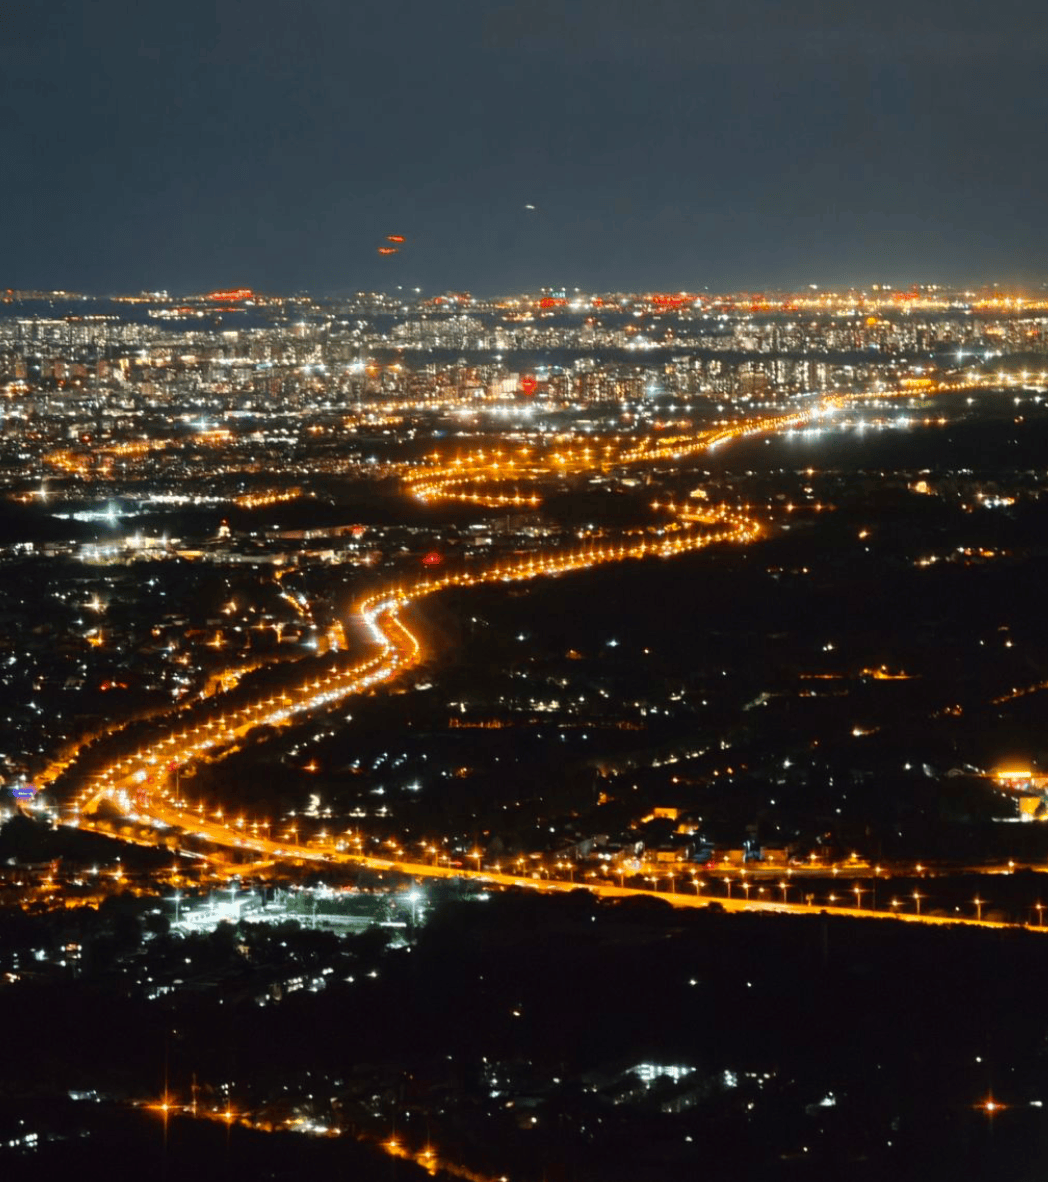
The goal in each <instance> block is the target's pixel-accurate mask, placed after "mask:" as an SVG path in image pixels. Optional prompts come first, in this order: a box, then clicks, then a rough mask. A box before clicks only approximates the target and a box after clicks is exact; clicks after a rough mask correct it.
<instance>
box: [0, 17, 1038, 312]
mask: <svg viewBox="0 0 1048 1182" xmlns="http://www.w3.org/2000/svg"><path fill="white" fill-rule="evenodd" d="M4 9H5V11H4V14H3V19H2V24H0V38H2V42H0V44H2V46H3V71H2V80H0V128H2V129H3V141H2V142H3V147H4V162H5V168H4V174H5V177H4V202H3V218H2V236H0V286H3V287H23V288H25V287H66V288H79V289H83V290H89V291H95V292H106V291H119V290H138V289H143V288H145V289H157V288H166V289H169V290H171V291H172V292H175V291H193V290H206V289H208V288H211V287H215V286H227V285H241V284H243V285H250V286H253V287H255V288H258V289H260V290H267V291H291V290H299V289H308V290H311V291H314V292H346V291H353V290H356V289H361V288H381V289H386V290H390V289H393V288H395V287H396V285H398V284H402V285H404V287H405V288H411V287H414V286H416V285H418V286H421V287H422V288H423V290H424V291H425V292H428V293H435V292H437V291H440V290H446V289H460V288H468V289H471V290H472V291H474V292H477V293H483V294H492V293H497V292H507V291H515V290H522V289H532V288H535V287H538V286H540V285H555V286H561V285H566V286H568V287H569V288H570V287H574V286H578V287H580V288H582V289H584V290H586V289H592V290H613V289H653V288H654V289H666V290H676V289H689V290H695V289H699V290H701V289H702V288H703V287H706V286H708V287H710V288H711V289H713V290H726V289H751V288H757V287H789V288H797V287H799V286H801V285H804V284H807V283H819V284H838V283H844V284H846V283H862V284H868V283H873V282H878V281H884V282H892V283H911V282H959V281H995V280H996V281H1000V282H1009V281H1013V280H1016V279H1022V278H1024V279H1027V280H1036V281H1037V282H1038V283H1040V282H1041V279H1042V277H1044V276H1045V274H1046V271H1048V268H1045V266H1044V261H1045V260H1044V221H1045V211H1046V203H1045V194H1046V191H1048V154H1046V152H1045V143H1046V140H1048V76H1046V73H1045V65H1046V61H1048V11H1046V9H1045V5H1044V3H1043V0H994V2H992V3H990V2H988V0H913V2H911V3H906V2H901V0H882V2H880V3H871V2H870V0H861V2H859V0H792V2H791V0H783V2H781V3H780V2H775V0H708V2H707V0H643V2H642V0H563V2H561V3H553V2H551V0H527V2H511V3H500V2H499V0H451V2H449V3H439V2H436V0H425V2H422V0H378V2H376V0H297V2H295V3H290V2H288V3H282V2H277V0H211V2H209V3H204V2H196V0H194V2H183V3H163V4H162V3H158V2H156V0H140V2H139V3H134V2H132V0H119V2H117V0H47V2H46V3H39V4H31V3H13V2H10V0H9V3H7V4H6V5H5V6H4ZM528 205H533V206H535V208H534V209H533V210H532V209H527V208H526V206H528ZM391 233H393V234H404V235H406V236H407V238H408V242H407V244H406V246H405V248H404V249H403V251H402V252H401V253H400V254H398V255H395V256H391V257H388V258H381V257H380V256H378V254H377V253H376V248H377V247H378V246H379V245H381V244H382V242H383V240H384V238H385V235H387V234H391Z"/></svg>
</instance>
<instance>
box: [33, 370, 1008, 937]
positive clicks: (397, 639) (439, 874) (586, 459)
mask: <svg viewBox="0 0 1048 1182" xmlns="http://www.w3.org/2000/svg"><path fill="white" fill-rule="evenodd" d="M948 388H953V387H952V386H951V387H948ZM911 394H912V391H909V390H900V391H899V392H897V394H896V396H909V395H911ZM922 394H927V391H922ZM877 397H878V398H884V397H887V396H886V395H878V396H877ZM869 398H870V396H868V395H853V396H847V395H840V394H834V395H831V396H826V397H823V398H821V399H818V400H815V401H813V402H811V403H810V404H809V405H807V406H806V407H805V408H803V409H799V410H798V411H797V412H795V413H790V414H785V415H776V416H761V417H754V418H750V419H742V420H738V421H735V422H731V423H725V424H723V425H719V426H717V427H715V428H713V429H710V430H705V431H700V432H696V433H692V434H690V435H680V436H672V437H667V436H658V437H651V438H648V439H643V440H641V441H639V442H636V443H634V444H633V445H632V446H630V447H625V448H623V447H620V446H618V445H617V444H615V445H612V444H607V445H604V446H602V447H596V446H594V445H593V444H592V443H591V442H586V441H578V442H576V443H575V444H573V445H570V446H569V445H560V446H559V448H558V450H556V451H552V452H550V453H548V454H546V455H543V456H541V457H539V456H534V455H530V454H528V455H524V456H521V457H518V458H516V459H515V458H513V457H510V456H507V455H505V454H504V453H502V452H499V451H495V452H490V451H489V452H488V453H486V454H485V453H484V452H478V453H474V454H472V455H470V456H467V457H464V458H458V459H456V460H454V461H451V462H446V461H441V460H440V459H439V458H438V459H437V460H435V461H434V462H430V463H428V464H424V465H422V466H420V467H413V468H411V469H409V470H406V472H405V477H404V483H405V488H406V491H408V492H409V493H410V494H411V495H413V496H415V497H417V498H420V499H422V500H430V501H432V500H438V499H445V500H461V501H464V502H466V503H475V504H483V505H486V506H496V507H500V508H501V507H506V506H512V505H522V504H525V503H526V504H528V505H530V506H534V505H537V504H538V503H539V497H538V495H537V494H529V495H526V496H525V495H523V494H521V493H520V491H519V486H520V484H521V483H527V482H534V481H536V480H538V479H540V478H543V477H560V476H563V475H566V474H575V475H578V474H581V473H585V472H595V471H602V470H603V471H606V470H608V468H610V467H617V466H621V465H631V464H645V463H651V462H665V461H667V460H680V459H683V458H685V457H694V456H696V455H701V454H702V453H704V452H708V451H709V450H711V449H712V448H715V447H719V446H721V445H723V444H725V443H728V442H730V441H732V440H735V439H740V438H743V437H745V436H750V435H757V434H768V433H774V432H781V431H786V430H791V429H795V428H796V427H798V426H800V425H803V424H805V423H809V422H813V421H823V420H825V419H826V418H828V417H829V416H832V415H833V414H835V413H837V412H838V411H840V410H842V409H844V408H845V407H847V406H848V405H849V404H851V403H856V402H858V403H863V402H866V401H868V400H869ZM506 482H510V483H511V484H513V486H514V488H515V491H514V492H513V493H503V492H501V491H499V486H500V485H502V484H504V483H506ZM659 507H660V508H662V509H665V510H668V511H670V512H671V514H672V520H671V521H670V523H669V524H668V525H666V526H664V527H660V528H657V529H652V530H648V531H641V530H631V531H624V532H623V533H622V534H621V535H620V536H619V537H617V538H615V539H608V538H601V539H600V540H599V541H596V542H594V543H592V544H590V545H584V546H581V547H578V548H574V549H571V550H566V551H548V552H544V553H536V554H532V555H528V556H526V557H523V558H517V559H515V560H507V559H502V560H496V561H495V562H493V563H491V564H489V565H488V566H486V567H484V568H482V569H479V570H476V571H469V572H466V571H457V572H448V573H444V574H441V575H438V576H433V575H424V576H421V577H419V578H418V579H416V580H415V581H414V582H413V583H412V584H410V585H409V586H407V587H403V586H401V587H392V588H386V589H384V590H381V591H375V592H372V593H370V594H369V595H367V596H365V597H364V598H363V599H362V600H361V601H360V602H359V603H358V604H356V605H355V608H354V613H353V614H354V618H355V620H356V622H357V624H358V626H359V628H360V629H361V630H362V632H363V634H364V636H365V637H366V638H367V639H368V640H369V641H370V642H371V643H372V645H373V646H374V650H375V651H374V652H372V653H371V655H369V656H368V657H367V658H365V659H363V660H360V661H357V662H355V663H353V664H349V665H347V666H346V667H343V668H337V669H334V670H331V671H329V672H328V673H326V674H325V675H324V676H323V677H317V678H315V679H313V680H311V681H305V682H301V683H299V684H295V685H292V686H289V687H287V688H285V689H284V690H283V691H281V692H280V693H279V694H276V695H272V696H270V697H268V698H265V699H260V700H258V701H256V702H254V703H251V704H249V705H246V706H242V707H240V708H238V709H236V710H230V711H227V712H226V713H224V714H220V715H216V716H214V717H212V718H209V719H208V720H206V721H202V722H198V723H194V724H191V725H189V726H185V725H183V726H178V725H177V719H176V720H175V723H174V724H173V729H172V730H171V731H170V732H169V733H168V734H167V735H165V736H163V737H160V738H156V739H154V740H153V741H152V742H151V743H150V744H149V745H147V746H145V747H143V748H142V749H141V750H139V751H137V752H135V753H134V754H133V755H131V756H129V757H127V758H125V759H122V760H117V761H114V762H113V763H112V764H111V765H110V766H108V767H107V768H105V769H104V770H103V771H102V772H101V773H99V774H98V775H97V776H96V777H95V778H94V782H93V783H92V784H90V785H88V786H87V787H86V788H85V789H84V790H83V791H82V792H81V793H80V794H79V795H78V797H77V799H76V802H75V809H76V813H75V819H76V821H77V823H79V824H81V825H82V826H84V827H85V828H93V827H95V825H96V819H95V813H96V811H97V809H98V807H99V806H100V804H101V802H102V801H103V800H109V801H111V802H113V803H115V804H116V805H117V806H118V807H119V808H120V810H121V811H122V812H123V813H125V814H126V815H128V816H132V817H137V818H139V819H142V820H146V821H150V822H153V823H155V824H157V825H160V826H166V827H169V828H171V829H173V830H176V831H182V832H187V833H195V834H199V835H200V836H201V837H202V838H203V839H205V840H206V841H207V842H210V843H212V844H214V845H217V846H221V847H225V848H228V849H233V850H238V851H241V852H243V853H245V854H254V855H257V857H258V858H259V859H262V860H265V861H267V862H280V861H294V862H313V863H316V864H318V865H319V864H339V865H348V864H353V865H357V866H363V867H368V868H371V869H377V870H389V871H395V872H397V873H399V874H404V875H408V876H411V877H414V878H419V879H424V878H448V877H460V878H469V879H475V880H477V881H479V882H484V883H489V884H492V885H496V886H499V887H521V888H526V889H529V890H537V891H541V892H547V893H556V892H562V891H566V890H573V889H579V888H580V887H581V888H582V889H585V890H588V891H591V892H592V893H594V894H596V895H598V896H600V897H603V898H629V897H658V898H660V899H662V900H663V901H665V902H667V903H669V904H671V905H672V906H675V907H688V908H693V907H704V906H707V905H708V904H709V903H710V902H711V901H712V900H711V899H710V898H709V897H708V896H704V895H696V894H691V893H684V892H683V891H682V892H676V893H674V892H664V891H651V890H647V889H642V888H636V887H627V886H624V885H620V886H614V885H611V884H606V883H594V882H592V881H590V882H586V883H580V884H574V883H572V882H570V881H569V882H564V881H561V880H557V879H550V878H532V877H521V876H519V875H513V874H507V873H503V872H501V871H500V870H497V869H491V868H484V867H482V866H480V865H478V866H477V867H476V868H474V869H470V868H467V867H463V868H450V867H442V866H439V865H430V864H423V863H416V862H410V861H395V860H387V859H381V858H374V857H368V856H363V855H354V854H352V853H348V852H345V851H340V850H336V849H334V848H324V847H316V846H314V845H306V844H303V843H299V842H298V835H297V832H295V831H294V830H292V831H290V832H289V834H288V839H285V840H278V839H276V838H273V837H271V836H270V835H268V834H265V835H263V834H260V832H259V829H260V825H259V823H258V822H253V823H245V822H242V821H241V822H239V823H235V822H232V821H230V820H228V819H226V818H225V817H224V816H223V815H222V814H221V813H216V814H215V815H214V816H213V817H211V818H203V817H197V816H195V815H193V814H191V813H189V812H187V810H186V809H185V807H184V806H183V805H182V804H181V803H180V802H179V801H178V800H177V799H176V792H175V790H173V787H172V783H171V780H172V776H171V773H172V771H173V770H175V769H176V768H182V767H185V766H186V765H188V764H191V763H192V762H193V761H194V760H198V759H200V758H202V757H204V756H206V755H207V754H208V753H209V752H210V751H213V750H215V749H216V748H218V747H221V746H224V745H226V744H228V743H230V742H232V741H234V740H236V739H240V738H243V737H244V736H246V735H247V734H249V733H250V732H251V731H252V730H253V729H255V728H257V727H263V726H270V727H272V726H283V725H288V724H291V723H293V722H294V721H295V720H296V718H299V717H301V716H304V715H307V714H309V713H312V712H313V711H316V710H321V709H324V708H327V707H330V706H331V705H333V704H335V703H336V702H339V701H341V700H342V699H344V698H347V697H349V696H351V695H354V694H359V693H363V692H365V691H367V690H369V689H371V688H373V687H375V686H378V685H381V684H383V683H387V682H389V681H391V680H393V679H394V678H396V677H399V676H401V675H403V674H404V673H405V672H406V671H407V670H409V669H410V668H411V667H412V666H414V665H416V664H418V662H419V661H420V660H421V657H422V654H423V651H424V650H423V643H422V640H421V638H420V637H419V636H418V635H417V634H416V633H415V632H414V631H412V628H411V626H410V625H409V623H408V622H407V621H406V620H405V619H404V617H403V613H404V611H405V609H407V608H408V607H410V605H411V604H413V603H415V602H418V601H419V600H421V599H423V598H424V597H426V596H429V595H432V594H435V593H437V592H439V591H442V590H444V589H446V588H448V587H470V586H478V585H481V584H486V583H495V582H507V583H508V582H518V581H523V580H527V579H532V578H541V577H550V576H554V575H558V574H563V573H567V572H570V571H575V570H582V569H587V568H591V567H595V566H598V565H602V564H606V563H613V562H622V561H628V560H630V559H642V558H651V557H661V558H670V557H673V556H674V555H678V554H682V553H685V552H688V551H695V550H699V549H702V548H704V547H706V546H711V545H715V544H725V543H735V544H746V543H748V542H751V541H753V540H754V539H756V538H757V537H759V536H760V535H761V533H762V530H763V526H762V524H761V523H760V522H759V521H757V520H756V518H754V517H752V516H750V514H749V513H748V512H744V511H742V510H740V509H737V508H732V507H729V506H725V505H719V506H716V505H711V506H709V507H706V506H702V507H701V508H700V509H696V508H695V507H694V506H692V507H690V508H688V509H680V510H678V509H677V508H676V507H675V506H672V505H663V506H659ZM67 763H68V760H64V761H63V762H62V764H61V765H58V764H56V765H55V767H54V768H52V769H49V772H48V773H45V775H44V776H43V777H41V782H42V783H45V784H46V782H47V781H48V779H49V778H50V779H53V778H54V777H55V776H56V775H57V774H58V772H59V771H60V770H62V768H64V767H65V766H66V764H67ZM263 828H264V826H263ZM716 902H717V904H718V905H719V906H720V907H722V908H723V909H724V910H726V911H731V912H737V911H768V912H776V913H780V914H811V912H812V910H813V908H812V907H811V906H809V905H807V904H804V903H800V902H790V901H788V900H783V901H781V902H770V901H765V900H753V899H748V898H746V899H738V898H735V899H732V898H718V899H717V900H716ZM833 910H837V909H833ZM839 910H840V912H841V913H842V914H849V915H851V916H854V917H861V918H877V919H886V918H897V919H898V920H900V921H903V922H908V923H925V924H938V925H960V926H978V927H1006V926H1012V925H1007V924H1000V923H995V922H993V921H990V920H981V919H970V918H966V917H963V918H962V917H959V916H957V917H945V916H930V915H919V914H916V913H912V912H911V913H905V914H896V915H894V916H892V915H891V914H889V913H886V912H884V911H875V910H872V909H866V908H862V907H858V906H855V907H846V908H844V907H842V908H840V909H839Z"/></svg>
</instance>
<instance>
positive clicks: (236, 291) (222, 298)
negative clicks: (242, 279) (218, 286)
mask: <svg viewBox="0 0 1048 1182" xmlns="http://www.w3.org/2000/svg"><path fill="white" fill-rule="evenodd" d="M254 294H255V293H254V292H253V291H252V290H251V288H250V287H234V288H231V289H230V290H229V291H213V292H211V293H210V295H209V296H208V297H207V298H208V299H209V300H217V301H219V302H221V303H235V302H236V301H237V300H250V299H252V298H253V297H254Z"/></svg>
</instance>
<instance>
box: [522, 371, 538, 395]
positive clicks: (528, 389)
mask: <svg viewBox="0 0 1048 1182" xmlns="http://www.w3.org/2000/svg"><path fill="white" fill-rule="evenodd" d="M537 385H538V382H536V381H535V379H534V378H533V377H532V376H531V374H525V375H524V376H523V377H522V378H521V379H520V392H521V394H525V395H527V396H528V397H529V398H530V397H531V395H532V394H534V393H535V387H536V386H537Z"/></svg>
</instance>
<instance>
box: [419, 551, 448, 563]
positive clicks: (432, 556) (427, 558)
mask: <svg viewBox="0 0 1048 1182" xmlns="http://www.w3.org/2000/svg"><path fill="white" fill-rule="evenodd" d="M443 561H444V555H443V554H438V553H437V551H436V550H430V552H429V553H428V554H426V555H424V556H423V558H422V565H423V566H440V564H441V563H442V562H443Z"/></svg>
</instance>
